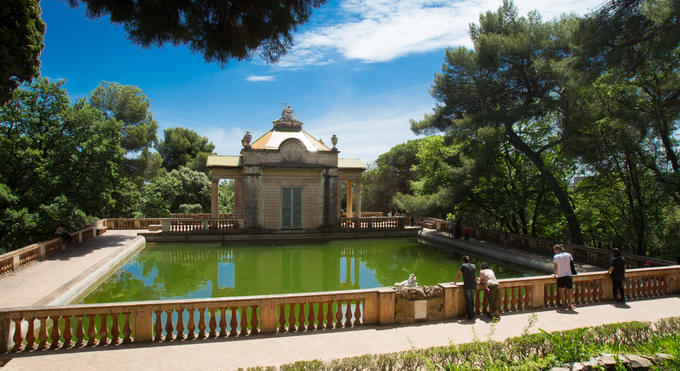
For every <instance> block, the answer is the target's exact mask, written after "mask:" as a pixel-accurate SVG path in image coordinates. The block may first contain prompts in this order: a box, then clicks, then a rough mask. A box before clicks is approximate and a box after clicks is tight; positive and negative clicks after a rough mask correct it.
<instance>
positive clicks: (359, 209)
mask: <svg viewBox="0 0 680 371" xmlns="http://www.w3.org/2000/svg"><path fill="white" fill-rule="evenodd" d="M356 197H357V217H361V181H357V196H356Z"/></svg>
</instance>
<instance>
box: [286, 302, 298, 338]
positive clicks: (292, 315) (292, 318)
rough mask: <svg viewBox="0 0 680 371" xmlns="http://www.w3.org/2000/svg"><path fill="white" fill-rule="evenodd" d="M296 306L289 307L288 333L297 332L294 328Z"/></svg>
mask: <svg viewBox="0 0 680 371" xmlns="http://www.w3.org/2000/svg"><path fill="white" fill-rule="evenodd" d="M296 306H297V304H295V303H293V304H291V305H290V312H289V313H288V331H297V327H296V326H295V307H296Z"/></svg>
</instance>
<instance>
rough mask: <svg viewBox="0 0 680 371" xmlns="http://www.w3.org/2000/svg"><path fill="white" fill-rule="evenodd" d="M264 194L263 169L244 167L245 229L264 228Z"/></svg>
mask: <svg viewBox="0 0 680 371" xmlns="http://www.w3.org/2000/svg"><path fill="white" fill-rule="evenodd" d="M261 193H262V168H260V167H259V166H244V167H243V196H244V197H243V214H244V215H243V219H244V221H243V224H244V227H245V228H253V229H258V228H264V223H263V220H262V219H263V214H262V210H260V199H261ZM270 206H273V207H281V205H270Z"/></svg>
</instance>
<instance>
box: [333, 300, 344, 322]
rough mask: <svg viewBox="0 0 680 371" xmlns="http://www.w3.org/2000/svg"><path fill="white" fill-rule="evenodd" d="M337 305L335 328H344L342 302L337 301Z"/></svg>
mask: <svg viewBox="0 0 680 371" xmlns="http://www.w3.org/2000/svg"><path fill="white" fill-rule="evenodd" d="M335 304H336V305H337V307H336V309H335V323H333V328H340V327H342V303H341V302H340V301H335Z"/></svg>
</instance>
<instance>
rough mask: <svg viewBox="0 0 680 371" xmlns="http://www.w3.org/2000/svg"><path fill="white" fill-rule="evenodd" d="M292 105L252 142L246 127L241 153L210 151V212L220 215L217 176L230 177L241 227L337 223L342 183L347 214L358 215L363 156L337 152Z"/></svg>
mask: <svg viewBox="0 0 680 371" xmlns="http://www.w3.org/2000/svg"><path fill="white" fill-rule="evenodd" d="M293 113H294V112H293V109H292V108H291V107H290V106H284V109H283V112H282V113H281V117H280V118H279V119H277V120H275V121H274V122H273V127H272V129H271V130H270V131H268V132H266V133H265V134H264V135H262V136H261V137H259V138H258V139H256V140H255V141H254V142H252V143H251V140H252V136H251V134H250V132H246V135H245V136H244V137H243V139H242V140H241V144H242V146H243V148H242V149H241V154H240V155H239V156H210V157H208V160H207V166H208V168H209V169H210V170H211V171H212V200H211V210H210V211H211V215H212V216H213V217H217V215H218V194H219V192H218V186H219V182H220V180H221V179H232V180H233V181H234V218H236V219H241V220H243V228H246V229H260V230H271V231H280V230H323V229H332V228H335V227H336V226H337V224H338V220H339V217H340V213H341V200H342V192H343V191H342V188H343V187H342V186H343V183H344V184H345V185H346V187H345V189H346V192H347V196H346V200H347V205H348V206H347V210H346V216H347V217H354V216H360V215H361V174H362V172H363V171H364V170H366V165H364V164H363V163H362V162H361V160H359V159H356V158H339V157H338V154H339V153H340V151H338V149H337V148H336V147H335V146H336V144H337V142H338V140H337V137H336V136H335V134H333V136H332V137H331V143H332V145H333V147H332V148H328V146H327V145H325V144H324V142H323V141H322V140H319V139H317V138H315V137H313V136H312V135H310V134H309V133H307V132H306V131H304V130H303V129H302V125H303V124H302V122H300V121H298V119H297V118H295V116H294V114H293Z"/></svg>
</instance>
